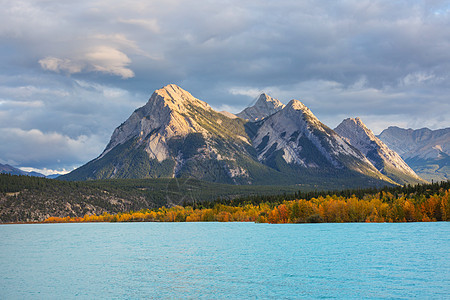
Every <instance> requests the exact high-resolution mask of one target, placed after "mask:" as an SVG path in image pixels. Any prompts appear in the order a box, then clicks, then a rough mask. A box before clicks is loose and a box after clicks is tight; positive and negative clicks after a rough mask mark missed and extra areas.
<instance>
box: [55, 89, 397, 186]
mask: <svg viewBox="0 0 450 300" xmlns="http://www.w3.org/2000/svg"><path fill="white" fill-rule="evenodd" d="M238 116H239V117H235V116H231V117H230V116H228V115H226V114H223V113H220V112H216V111H215V110H213V109H212V108H211V107H210V106H209V105H208V104H206V103H205V102H203V101H201V100H199V99H196V98H195V97H193V96H192V95H191V94H190V93H188V92H187V91H184V90H183V89H181V88H180V87H178V86H176V85H168V86H166V87H164V88H162V89H159V90H157V91H155V92H154V93H153V95H152V96H151V97H150V99H149V101H148V102H147V104H146V105H144V106H143V107H141V108H139V109H137V110H136V111H135V112H134V113H133V114H132V115H131V116H130V117H129V118H128V120H126V121H125V122H124V123H123V124H121V125H120V126H119V127H117V129H116V130H115V131H114V133H113V135H112V137H111V141H110V142H109V144H108V145H107V147H106V148H105V150H104V151H103V153H102V154H101V155H100V156H99V157H98V158H96V159H94V160H93V161H91V162H89V163H87V164H86V165H84V166H82V167H80V168H78V169H77V170H74V171H73V172H71V173H70V174H68V175H65V176H63V177H62V178H61V179H66V180H85V179H103V178H155V177H194V178H196V179H201V180H207V181H213V182H223V183H233V184H296V183H301V182H318V183H321V184H324V182H325V181H326V180H329V182H336V181H339V180H340V181H342V182H343V185H345V184H346V182H353V183H356V182H358V184H359V183H361V185H367V184H372V185H373V184H382V183H384V184H386V183H393V181H392V180H390V179H389V178H387V177H386V176H384V175H383V174H381V173H380V172H379V171H378V170H377V169H376V168H375V167H374V166H373V165H372V163H371V162H370V161H369V160H367V158H366V157H365V156H364V155H363V154H362V153H361V152H360V151H359V150H358V149H356V148H355V147H353V146H352V145H350V144H349V143H348V142H347V141H345V140H344V139H342V138H341V137H340V136H339V135H338V134H337V133H336V132H334V131H333V130H331V129H330V128H328V127H327V126H325V125H324V124H322V123H321V122H320V121H319V120H318V119H317V118H316V117H315V116H314V115H313V113H312V112H311V111H310V110H309V109H308V108H307V107H306V106H305V105H303V104H302V103H301V102H300V101H298V100H292V101H290V102H289V104H288V105H287V106H284V105H283V104H281V102H279V101H278V100H276V99H274V98H272V97H270V96H268V95H265V94H263V95H261V96H260V97H259V99H258V101H257V103H256V104H255V105H254V106H252V107H250V108H248V109H246V110H244V111H243V112H242V113H240V114H238ZM243 117H245V118H246V119H251V120H252V121H248V120H244V119H243ZM253 120H256V121H253Z"/></svg>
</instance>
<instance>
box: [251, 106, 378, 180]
mask: <svg viewBox="0 0 450 300" xmlns="http://www.w3.org/2000/svg"><path fill="white" fill-rule="evenodd" d="M256 124H257V125H258V126H259V128H258V131H257V133H256V134H255V136H254V137H252V141H253V145H254V147H255V149H256V151H257V157H258V160H259V161H261V162H263V163H265V164H266V165H268V166H270V167H272V168H274V169H276V170H279V171H283V170H289V169H298V168H301V169H309V170H320V169H322V170H324V169H325V170H333V169H334V170H352V171H355V172H358V173H362V174H367V175H369V176H375V177H377V176H379V173H378V171H377V170H376V169H375V168H374V167H373V166H372V164H371V163H370V162H369V161H368V160H367V159H366V158H365V157H364V155H362V154H361V153H360V152H359V151H358V150H357V149H355V148H354V147H352V146H351V145H350V144H349V143H347V142H346V141H345V140H343V139H342V138H341V137H340V136H339V135H338V134H337V133H336V132H334V131H333V130H331V129H330V128H328V127H327V126H326V125H324V124H323V123H322V122H320V121H319V120H318V119H317V118H316V116H314V114H313V113H312V112H311V111H310V110H309V109H308V108H307V107H306V106H305V105H304V104H303V103H301V102H300V101H298V100H291V101H290V102H289V103H288V105H286V106H285V107H284V108H283V109H282V110H280V111H278V112H277V113H275V114H273V115H271V116H269V117H267V118H265V119H264V120H263V121H261V122H259V123H256ZM380 178H382V177H381V176H380ZM384 179H385V178H384Z"/></svg>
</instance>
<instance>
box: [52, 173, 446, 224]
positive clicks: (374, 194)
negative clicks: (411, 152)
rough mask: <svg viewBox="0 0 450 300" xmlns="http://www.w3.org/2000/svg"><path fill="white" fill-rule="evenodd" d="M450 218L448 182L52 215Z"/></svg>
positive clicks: (107, 218) (113, 218)
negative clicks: (124, 210)
mask: <svg viewBox="0 0 450 300" xmlns="http://www.w3.org/2000/svg"><path fill="white" fill-rule="evenodd" d="M449 220H450V181H447V182H439V183H431V184H424V185H416V186H411V185H408V186H403V187H385V188H383V189H378V190H376V189H359V190H343V191H334V192H324V191H322V192H307V193H302V192H297V193H295V194H290V195H287V194H283V195H277V196H270V195H268V196H248V197H243V198H238V199H233V200H220V199H218V200H217V201H214V202H212V201H211V202H203V203H198V204H196V203H184V205H177V206H173V207H170V208H166V207H161V208H157V209H152V210H150V209H142V210H139V211H129V212H121V213H117V214H109V213H106V212H105V213H103V214H101V215H95V214H92V215H85V216H83V217H69V216H67V217H49V218H47V219H46V220H45V221H44V222H45V223H59V222H210V221H215V222H257V223H273V224H276V223H322V222H324V223H341V222H431V221H449Z"/></svg>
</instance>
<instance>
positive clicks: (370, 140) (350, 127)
mask: <svg viewBox="0 0 450 300" xmlns="http://www.w3.org/2000/svg"><path fill="white" fill-rule="evenodd" d="M334 131H336V132H337V133H338V134H339V135H340V136H342V137H344V138H345V139H347V141H348V142H349V143H350V144H351V145H352V146H354V147H355V148H357V149H358V150H359V151H361V153H362V154H364V155H365V156H366V157H367V159H368V160H369V161H370V162H371V163H372V164H373V165H374V166H375V168H377V170H378V171H380V172H381V173H383V174H385V175H386V176H387V177H389V178H391V179H392V180H394V181H395V182H397V183H400V184H417V183H424V180H422V179H421V178H420V177H419V176H417V174H416V173H415V172H414V171H413V170H412V169H411V168H410V167H409V166H408V165H407V164H406V163H405V162H404V161H403V159H402V158H401V157H400V155H398V154H397V153H396V152H394V151H392V150H391V149H389V148H388V147H387V146H386V145H385V144H384V143H383V142H382V141H381V140H380V139H378V138H377V137H376V136H375V135H374V134H373V132H372V131H371V130H370V129H369V128H367V126H366V125H365V124H364V123H363V122H362V121H361V119H360V118H355V119H353V118H348V119H345V120H344V121H342V123H341V124H339V125H338V126H337V127H336V128H335V129H334Z"/></svg>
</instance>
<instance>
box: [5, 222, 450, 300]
mask: <svg viewBox="0 0 450 300" xmlns="http://www.w3.org/2000/svg"><path fill="white" fill-rule="evenodd" d="M53 298H63V299H71V298H79V299H100V298H107V299H139V298H150V299H152V298H170V299H177V298H191V299H197V298H201V299H217V298H218V299H223V298H229V299H247V298H250V299H266V298H269V299H296V298H302V299H304V298H307V299H308V298H339V299H343V298H345V299H350V298H364V299H369V298H376V299H380V298H397V299H409V298H420V299H425V298H428V299H449V298H450V223H442V222H440V223H397V224H365V223H359V224H358V223H355V224H302V225H299V224H291V225H270V224H253V223H90V224H89V223H88V224H86V223H85V224H36V225H2V226H0V299H53Z"/></svg>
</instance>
